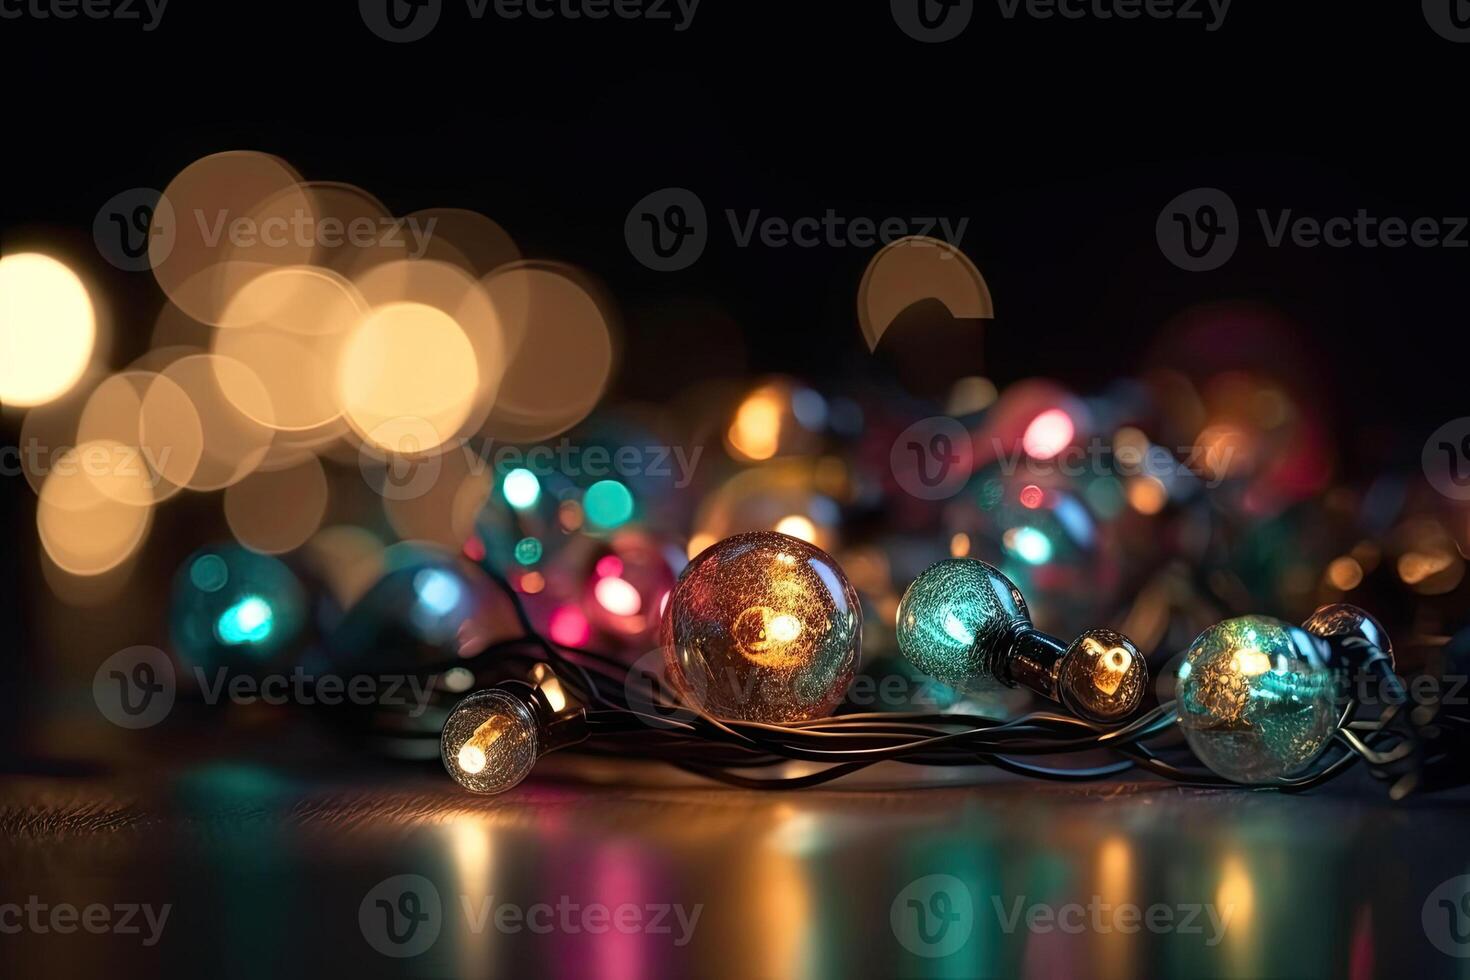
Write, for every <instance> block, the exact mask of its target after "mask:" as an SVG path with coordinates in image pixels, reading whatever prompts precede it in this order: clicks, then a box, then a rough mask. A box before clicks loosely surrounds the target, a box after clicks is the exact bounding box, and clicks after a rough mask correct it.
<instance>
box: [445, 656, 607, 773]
mask: <svg viewBox="0 0 1470 980" xmlns="http://www.w3.org/2000/svg"><path fill="white" fill-rule="evenodd" d="M586 737H587V720H586V712H585V711H584V710H583V708H582V707H581V706H580V705H577V704H575V703H574V702H572V701H571V700H570V699H569V698H568V696H567V693H566V691H565V689H564V688H563V687H562V684H561V680H560V678H559V677H557V675H556V673H555V672H554V671H553V670H552V669H551V668H550V667H548V666H547V665H546V664H538V665H537V666H536V668H535V669H534V670H533V671H532V672H531V674H530V682H529V683H527V682H522V681H507V682H505V683H503V684H500V685H498V686H497V687H493V688H490V689H488V690H484V691H477V692H475V693H474V694H471V695H469V696H468V697H465V698H464V699H462V700H461V701H460V702H459V703H458V704H456V705H455V706H454V709H453V710H452V711H450V713H449V717H448V719H447V720H446V721H445V723H444V731H443V733H442V734H441V736H440V739H439V756H440V759H441V760H442V761H443V763H444V768H445V770H446V771H447V772H448V773H449V775H450V776H451V777H452V778H453V779H454V781H455V782H457V783H459V784H460V785H461V786H463V787H464V788H465V789H467V790H469V791H470V792H472V793H485V794H490V793H503V792H505V791H506V790H508V789H511V788H512V787H514V786H516V785H517V784H518V783H520V781H521V780H523V779H525V778H526V776H527V775H528V774H529V773H530V772H531V769H532V768H533V767H535V765H536V760H537V759H539V758H540V757H541V756H543V755H545V754H546V753H547V752H551V751H554V750H555V749H559V748H563V747H565V746H568V745H573V744H576V743H577V742H580V741H582V740H583V739H585V738H586Z"/></svg>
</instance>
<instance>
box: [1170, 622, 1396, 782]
mask: <svg viewBox="0 0 1470 980" xmlns="http://www.w3.org/2000/svg"><path fill="white" fill-rule="evenodd" d="M1347 676H1354V677H1358V678H1362V679H1374V680H1376V682H1377V683H1378V684H1379V685H1380V690H1381V691H1382V692H1383V694H1384V695H1385V697H1384V698H1383V700H1384V701H1385V702H1386V703H1389V704H1395V703H1396V704H1403V703H1404V701H1405V700H1406V697H1405V692H1404V690H1403V687H1402V684H1401V682H1400V681H1399V679H1398V677H1397V675H1395V674H1394V672H1393V646H1392V644H1391V643H1390V642H1389V639H1388V634H1387V633H1386V632H1385V631H1384V629H1383V627H1382V626H1381V625H1380V624H1379V623H1378V621H1377V620H1375V619H1374V618H1373V617H1372V616H1370V615H1368V614H1367V613H1366V612H1364V611H1363V610H1361V609H1359V608H1358V607H1356V606H1352V605H1348V604H1346V603H1338V604H1334V605H1329V606H1323V607H1322V608H1320V609H1318V610H1317V611H1316V612H1315V613H1313V614H1312V615H1311V616H1310V617H1309V618H1308V619H1307V620H1306V621H1305V622H1304V623H1303V624H1302V625H1301V626H1300V627H1296V626H1292V625H1290V624H1289V623H1284V622H1282V621H1281V620H1279V619H1272V618H1271V617H1269V616H1242V617H1239V618H1236V619H1227V620H1225V621H1224V622H1223V623H1217V624H1216V625H1214V626H1212V627H1210V628H1209V629H1207V630H1205V631H1204V632H1203V633H1201V634H1200V635H1199V637H1197V638H1196V639H1195V641H1194V643H1192V644H1191V645H1190V647H1189V650H1188V651H1187V652H1186V653H1185V655H1184V660H1183V661H1182V662H1181V663H1180V665H1179V673H1178V679H1179V727H1180V728H1181V729H1182V730H1183V731H1184V735H1185V737H1186V739H1188V741H1189V746H1190V748H1191V749H1193V750H1194V753H1195V755H1196V756H1198V757H1199V759H1200V761H1202V762H1203V763H1204V764H1205V765H1207V766H1209V767H1210V769H1211V770H1212V771H1214V772H1216V773H1218V774H1220V775H1221V776H1224V777H1225V778H1227V779H1229V780H1231V781H1232V782H1237V783H1246V784H1253V785H1261V784H1270V783H1279V782H1282V781H1284V780H1287V779H1288V778H1290V777H1294V776H1296V775H1297V774H1299V773H1301V772H1303V771H1305V770H1307V769H1308V768H1310V767H1311V766H1312V765H1313V763H1314V762H1316V760H1317V759H1318V758H1319V757H1320V756H1321V754H1322V752H1323V751H1324V750H1325V749H1326V747H1327V746H1328V744H1329V743H1330V741H1331V740H1332V738H1333V736H1334V735H1335V734H1337V733H1338V731H1339V719H1340V717H1341V715H1342V713H1341V710H1340V708H1341V704H1342V700H1343V698H1342V696H1343V694H1344V693H1345V690H1344V689H1343V687H1342V686H1341V685H1340V681H1341V680H1342V679H1344V678H1345V677H1347ZM1391 720H1401V719H1395V718H1393V717H1392V716H1391ZM1399 734H1400V735H1401V736H1403V737H1405V739H1406V741H1405V745H1407V746H1410V747H1412V743H1413V741H1414V734H1413V732H1412V731H1411V730H1409V729H1407V728H1404V727H1403V726H1402V725H1400V726H1399Z"/></svg>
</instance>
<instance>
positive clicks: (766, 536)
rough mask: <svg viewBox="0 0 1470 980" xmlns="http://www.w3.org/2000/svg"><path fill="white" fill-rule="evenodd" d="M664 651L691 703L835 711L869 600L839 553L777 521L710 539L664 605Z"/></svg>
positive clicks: (760, 717)
mask: <svg viewBox="0 0 1470 980" xmlns="http://www.w3.org/2000/svg"><path fill="white" fill-rule="evenodd" d="M663 647H664V658H665V663H666V664H667V667H668V672H669V678H670V680H671V681H672V682H673V684H674V686H675V688H677V689H678V691H679V693H680V696H681V697H682V698H683V699H684V701H685V703H687V704H690V705H692V706H694V707H697V708H699V709H700V710H702V711H705V712H708V713H709V714H711V715H714V716H716V717H719V718H725V719H731V720H736V721H759V722H767V723H771V724H784V723H787V722H793V721H803V720H806V719H809V718H820V717H823V716H825V715H830V714H831V713H832V711H833V709H835V708H836V707H837V705H838V704H840V703H841V702H842V699H843V697H845V696H846V694H847V686H848V684H849V683H851V681H852V677H853V674H854V673H855V672H856V670H857V666H858V659H859V656H860V650H861V648H862V610H861V608H860V607H859V605H858V597H857V593H856V592H855V591H853V588H852V585H851V584H849V583H848V581H847V576H845V575H844V574H843V573H842V569H841V568H839V567H838V565H837V562H835V561H833V560H832V557H831V556H830V555H828V554H827V553H826V552H824V551H822V550H821V549H820V548H817V547H815V546H814V545H811V544H808V543H807V542H805V541H802V540H800V539H798V538H793V537H790V536H789V535H785V534H779V533H777V532H774V531H758V532H755V533H751V534H737V535H735V536H734V537H730V538H726V539H725V540H723V541H720V542H719V543H717V544H714V545H711V546H710V547H709V548H707V549H705V550H704V551H703V552H701V553H700V554H699V556H698V557H696V558H695V559H694V560H693V561H692V562H690V563H689V566H688V567H687V568H685V569H684V573H683V574H682V575H680V576H679V582H678V584H677V585H676V586H675V587H674V592H673V595H672V597H671V598H670V600H669V604H668V609H667V611H666V612H665V614H664V641H663Z"/></svg>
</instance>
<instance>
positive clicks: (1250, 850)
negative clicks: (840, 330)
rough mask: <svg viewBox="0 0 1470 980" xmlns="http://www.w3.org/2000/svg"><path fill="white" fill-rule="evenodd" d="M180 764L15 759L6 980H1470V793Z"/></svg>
mask: <svg viewBox="0 0 1470 980" xmlns="http://www.w3.org/2000/svg"><path fill="white" fill-rule="evenodd" d="M246 741H247V742H248V741H249V740H248V739H247V740H246ZM178 754H179V758H178V762H177V765H176V766H174V767H158V766H156V765H146V764H141V763H130V762H129V761H127V760H115V761H112V762H109V763H108V764H106V765H91V764H86V763H80V762H76V761H75V760H73V761H71V762H61V761H57V760H56V759H51V760H30V761H29V762H22V761H19V760H17V761H13V762H11V763H10V765H9V770H10V771H9V772H8V773H7V775H6V776H5V778H4V779H3V780H0V829H3V838H0V881H3V888H0V975H5V976H34V975H39V974H40V973H41V972H42V971H44V972H45V973H46V974H47V975H57V976H157V975H164V974H167V975H179V976H211V977H236V976H238V977H261V976H271V977H295V976H358V975H363V976H384V975H400V976H414V977H466V978H474V977H539V976H546V977H569V978H572V977H575V978H608V980H614V978H616V980H621V978H629V980H635V978H660V977H684V976H700V977H732V978H735V977H739V978H765V977H770V978H778V977H854V976H883V977H929V976H934V977H1054V976H1065V977H1099V978H1120V980H1122V978H1132V977H1142V976H1177V977H1193V976H1207V977H1252V978H1255V977H1352V978H1357V977H1374V976H1410V975H1412V976H1425V977H1452V976H1463V975H1466V974H1467V973H1470V959H1467V958H1465V957H1470V897H1467V896H1470V877H1464V878H1461V877H1460V876H1462V875H1470V834H1467V833H1466V828H1467V826H1470V821H1467V816H1470V813H1467V801H1466V800H1465V799H1462V798H1460V797H1456V796H1450V797H1446V796H1436V797H1425V798H1421V799H1411V800H1409V801H1406V802H1404V803H1398V804H1393V803H1390V802H1388V800H1387V799H1386V797H1385V796H1384V794H1383V792H1382V789H1381V787H1379V786H1378V785H1377V784H1375V783H1373V782H1372V781H1371V780H1369V779H1367V777H1366V776H1362V777H1361V778H1359V777H1358V776H1354V777H1349V778H1348V779H1346V780H1344V781H1340V782H1339V783H1336V784H1333V785H1332V786H1331V787H1329V788H1328V790H1327V791H1319V792H1316V793H1313V794H1310V795H1305V796H1287V795H1283V794H1280V793H1275V792H1261V791H1257V792H1248V791H1215V790H1210V791H1201V790H1192V789H1181V788H1178V787H1174V786H1168V785H1163V784H1159V783H1117V782H1110V783H1100V784H1091V785H1081V786H1077V785H1056V784H1046V783H1034V782H1021V781H1016V780H1012V779H1006V780H1004V781H996V780H995V779H993V778H990V779H987V777H986V776H985V774H983V773H977V772H969V773H964V774H963V775H962V776H961V775H955V776H951V777H948V778H947V779H946V781H945V782H944V783H941V784H937V785H925V786H922V787H921V786H918V785H916V784H914V783H913V781H912V780H913V779H914V776H913V771H912V770H907V769H904V768H901V767H893V768H886V769H878V770H874V771H872V772H871V773H869V774H865V775H863V776H862V777H861V778H857V777H854V779H853V781H850V782H843V783H838V784H835V786H833V787H828V788H825V789H821V790H815V791H801V792H788V793H758V792H751V791H743V790H732V789H726V788H723V787H719V786H713V785H710V784H707V783H701V782H697V781H694V780H693V779H686V778H683V777H679V776H671V775H670V774H669V773H668V772H667V771H666V770H664V769H661V768H658V767H655V766H650V765H645V764H640V763H609V762H607V761H606V760H590V759H579V758H575V757H569V756H565V755H563V756H551V757H548V758H547V759H546V760H543V764H542V765H541V766H540V767H539V768H538V769H537V771H536V773H535V774H533V776H532V777H531V779H530V780H528V781H527V782H526V783H524V784H522V785H521V786H520V787H518V788H517V789H515V790H513V791H512V792H510V793H508V794H506V795H504V796H500V797H492V798H479V797H472V796H468V795H465V794H464V793H463V792H461V791H459V790H458V788H457V787H455V786H454V785H453V784H452V783H450V782H449V781H448V779H447V778H446V777H445V776H444V775H443V773H442V772H439V771H436V769H435V767H434V766H433V765H429V764H425V765H407V764H401V763H400V764H386V763H384V764H372V765H369V764H368V763H367V762H365V761H364V760H362V759H361V757H360V754H357V755H354V754H352V753H343V752H339V751H338V750H337V749H335V748H331V747H324V746H323V745H321V744H318V743H317V742H315V741H308V742H306V743H304V744H303V745H301V746H300V747H299V748H298V750H297V751H295V752H287V751H282V750H281V749H280V747H279V743H277V744H276V745H275V747H273V748H272V749H270V750H269V751H264V750H261V751H254V752H250V751H246V752H242V753H239V754H238V756H237V757H232V758H229V757H227V758H221V757H219V755H218V753H214V754H212V755H209V756H199V755H197V750H196V754H191V751H190V749H189V748H188V747H187V746H185V747H181V748H180V750H179V753H178ZM157 757H158V755H157V753H156V751H153V750H150V751H149V753H148V754H147V755H146V758H157ZM140 758H143V757H142V756H140ZM129 926H130V927H132V928H131V929H129V928H127V927H129Z"/></svg>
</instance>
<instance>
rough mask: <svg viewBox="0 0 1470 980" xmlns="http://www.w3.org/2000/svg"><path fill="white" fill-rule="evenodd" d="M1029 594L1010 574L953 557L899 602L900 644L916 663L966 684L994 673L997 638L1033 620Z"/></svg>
mask: <svg viewBox="0 0 1470 980" xmlns="http://www.w3.org/2000/svg"><path fill="white" fill-rule="evenodd" d="M1030 623H1031V616H1030V613H1029V612H1028V611H1027V609H1026V600H1025V598H1023V597H1022V595H1021V592H1020V590H1019V589H1017V588H1016V587H1015V586H1014V585H1013V584H1011V580H1010V579H1008V578H1006V577H1005V576H1004V575H1002V574H1001V573H1000V572H999V571H998V570H997V569H995V568H993V567H991V566H990V565H987V564H985V562H983V561H976V560H975V559H973V558H952V559H950V560H948V561H942V562H939V563H938V564H937V565H933V566H931V567H930V568H929V569H928V570H927V571H925V572H924V574H922V575H920V576H919V577H918V578H917V579H915V580H914V582H913V584H912V585H910V586H909V588H908V591H907V592H905V593H904V594H903V600H902V601H901V602H899V604H898V623H897V631H898V645H899V648H900V649H902V650H903V652H904V655H905V656H906V657H908V658H909V660H910V661H912V662H913V664H914V666H915V667H918V668H919V669H920V670H921V671H923V672H924V673H926V674H928V675H929V676H930V677H934V678H937V679H939V680H941V681H944V682H945V683H946V684H949V685H950V686H951V687H966V686H968V685H970V684H972V683H973V682H974V680H975V679H976V678H978V677H990V676H993V675H994V673H995V671H994V668H995V658H996V656H997V652H998V651H1000V650H1001V648H1002V644H1001V643H998V642H996V641H997V640H999V639H1001V638H1003V637H1005V636H1008V635H1009V634H1010V633H1012V632H1013V631H1015V630H1016V629H1018V628H1021V627H1025V626H1029V625H1030Z"/></svg>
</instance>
